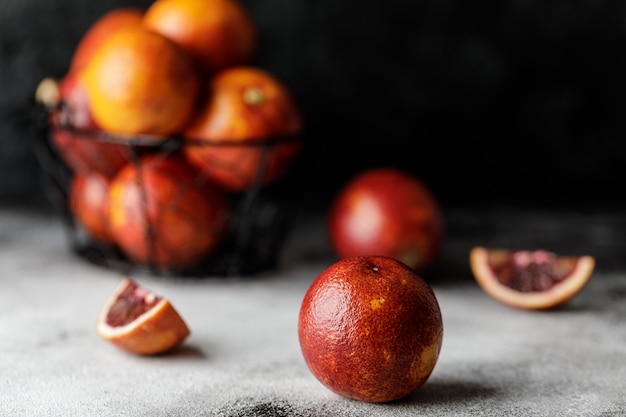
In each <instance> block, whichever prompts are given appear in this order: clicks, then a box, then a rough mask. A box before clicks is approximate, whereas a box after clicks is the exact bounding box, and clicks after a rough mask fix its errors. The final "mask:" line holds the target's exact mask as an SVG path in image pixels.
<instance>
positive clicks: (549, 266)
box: [470, 246, 595, 310]
mask: <svg viewBox="0 0 626 417" xmlns="http://www.w3.org/2000/svg"><path fill="white" fill-rule="evenodd" d="M470 267H471V270H472V273H473V275H474V278H475V279H476V281H477V283H478V284H479V285H480V287H481V288H482V289H483V290H484V291H485V292H486V293H487V294H489V295H490V296H492V297H493V298H494V299H496V300H498V301H500V302H502V303H504V304H507V305H509V306H513V307H517V308H520V309H526V310H545V309H550V308H554V307H557V306H559V305H562V304H563V303H565V302H567V301H569V300H570V299H571V298H572V297H574V296H575V295H576V294H578V293H579V292H580V291H581V290H582V288H583V287H584V286H585V284H586V283H587V282H588V281H589V279H590V278H591V275H592V274H593V270H594V267H595V259H594V258H593V257H592V256H586V255H585V256H572V255H570V256H566V255H559V254H556V253H554V252H549V251H546V250H534V251H528V250H510V249H501V248H485V247H481V246H477V247H474V248H472V250H471V251H470Z"/></svg>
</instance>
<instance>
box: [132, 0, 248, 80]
mask: <svg viewBox="0 0 626 417" xmlns="http://www.w3.org/2000/svg"><path fill="white" fill-rule="evenodd" d="M143 24H144V25H145V26H146V27H148V28H149V29H151V30H153V31H155V32H157V33H160V34H161V35H163V36H166V37H168V38H170V39H172V40H173V41H174V42H176V43H178V44H179V45H181V46H182V47H183V48H185V50H186V51H187V52H189V54H191V55H192V56H193V57H194V58H195V59H196V60H197V62H199V63H200V64H201V65H202V66H203V68H204V69H205V70H207V71H208V72H210V73H214V72H215V71H219V70H221V69H224V68H226V67H230V66H237V65H244V64H249V63H250V61H251V60H252V56H253V55H254V52H255V47H256V29H255V27H254V24H253V21H252V19H251V17H250V16H249V15H248V13H247V11H246V10H245V9H244V8H243V6H242V5H241V4H240V3H238V2H237V1H236V0H156V1H154V2H153V3H152V4H151V5H150V7H148V9H147V10H146V14H145V17H144V20H143Z"/></svg>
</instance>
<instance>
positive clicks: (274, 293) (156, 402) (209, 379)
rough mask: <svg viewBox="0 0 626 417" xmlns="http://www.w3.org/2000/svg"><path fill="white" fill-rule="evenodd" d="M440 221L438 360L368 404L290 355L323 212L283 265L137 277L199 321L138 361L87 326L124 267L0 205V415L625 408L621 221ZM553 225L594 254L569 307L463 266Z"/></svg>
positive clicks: (326, 259)
mask: <svg viewBox="0 0 626 417" xmlns="http://www.w3.org/2000/svg"><path fill="white" fill-rule="evenodd" d="M448 218H449V225H450V230H449V233H450V235H449V240H448V242H449V244H448V245H447V246H446V248H445V251H444V254H443V258H442V262H444V263H445V265H446V268H443V267H441V268H439V269H438V270H437V271H434V272H432V273H430V274H428V275H427V276H426V277H427V278H428V280H429V281H430V282H431V284H432V285H433V289H434V290H435V293H436V295H437V297H438V300H439V302H440V305H441V309H442V314H443V318H444V342H443V348H442V352H441V355H440V357H439V361H438V363H437V365H436V367H435V370H434V372H433V374H432V376H431V378H430V379H429V380H428V382H427V383H426V384H425V385H424V386H423V387H422V388H421V389H419V390H418V391H416V392H415V393H414V394H412V395H411V396H409V397H408V398H406V399H405V400H402V401H398V402H394V403H391V404H385V405H380V404H379V405H374V404H367V403H361V402H357V401H351V400H346V399H344V398H341V397H338V396H336V395H334V394H333V393H331V392H330V391H328V390H327V389H326V388H324V387H323V386H322V385H321V384H320V383H319V382H317V380H315V379H314V377H313V376H312V374H311V373H310V372H309V371H308V370H307V368H306V365H305V363H304V360H303V359H302V356H301V353H300V351H299V345H298V340H297V328H296V326H297V315H298V311H299V307H300V302H301V299H302V297H303V295H304V293H305V291H306V289H307V287H308V285H309V283H310V282H311V281H312V280H313V279H314V278H315V277H316V276H317V274H319V272H321V271H322V269H324V268H326V267H327V266H328V265H329V264H330V262H332V254H331V253H330V252H329V250H328V246H327V242H326V241H325V234H324V230H323V221H322V220H321V219H319V218H317V219H303V220H306V221H302V222H301V223H298V224H297V227H296V229H294V233H293V234H292V236H291V237H290V240H289V243H288V245H287V246H286V247H285V248H284V253H283V255H282V261H281V266H280V268H279V269H278V270H276V271H268V272H267V273H263V274H261V275H259V276H256V277H253V278H246V279H235V278H233V279H227V280H226V279H220V278H219V277H213V278H206V279H201V280H197V279H180V278H176V277H154V276H148V275H136V276H134V278H135V279H137V280H138V281H139V282H140V283H141V284H143V285H145V286H146V287H148V288H150V289H152V290H154V291H155V292H157V293H160V294H163V295H166V296H167V297H168V298H169V299H170V301H171V302H172V303H173V305H174V306H175V307H176V308H177V309H178V310H179V312H180V313H181V314H182V316H183V317H184V318H185V320H186V321H187V323H188V325H189V326H190V328H191V331H192V334H191V336H190V337H189V338H188V339H187V341H186V342H185V344H184V345H183V346H182V347H181V348H180V349H179V350H177V351H175V352H173V353H172V354H168V355H162V356H157V357H150V358H145V357H136V356H132V355H129V354H126V353H124V352H122V351H119V350H117V349H116V348H115V347H113V346H112V345H109V344H108V343H106V342H105V341H103V340H102V339H100V338H99V336H98V335H97V334H96V332H95V319H96V316H97V313H98V311H99V309H100V307H101V305H102V304H103V302H104V301H105V299H106V298H107V297H108V295H109V294H110V293H111V291H113V289H114V288H115V287H116V285H117V284H118V282H119V280H120V279H121V276H120V275H119V274H118V273H116V272H113V271H110V270H106V269H103V268H98V267H94V266H92V265H91V264H88V263H86V262H84V261H83V260H82V259H79V258H76V257H75V256H73V255H72V254H71V253H70V252H69V251H68V249H67V247H66V241H65V237H64V233H63V229H62V228H61V226H60V223H59V222H58V220H57V219H56V218H55V217H52V216H50V215H48V214H45V213H43V214H42V213H31V212H28V211H24V210H22V211H17V210H8V209H3V210H0V289H1V291H0V369H2V372H1V373H0V386H1V387H2V389H1V390H0V414H1V415H7V416H26V415H28V416H59V415H63V416H86V415H99V416H134V417H135V416H166V415H167V416H172V415H181V416H183V415H184V416H192V415H193V416H224V417H235V416H246V417H254V416H258V417H261V416H262V417H284V416H295V417H300V416H301V417H322V416H323V417H326V416H364V415H367V416H410V415H418V414H419V415H429V416H459V415H464V416H471V415H507V416H520V417H522V416H524V417H526V416H606V417H608V416H623V415H625V414H626V402H625V400H624V392H625V390H626V380H624V375H625V374H626V361H625V360H624V358H625V357H626V324H625V322H624V317H626V302H625V301H626V280H625V279H624V272H623V271H624V266H623V261H621V260H615V258H621V257H622V255H621V254H622V253H623V251H621V249H623V248H621V247H620V246H619V240H620V239H621V240H622V241H623V238H616V236H612V235H611V233H613V231H614V230H619V229H620V228H621V227H622V226H623V224H622V222H621V221H620V220H619V218H618V217H617V216H615V215H613V214H609V215H606V216H604V215H603V216H596V215H593V216H586V215H585V216H582V215H580V214H573V215H572V214H561V213H559V214H551V215H550V214H546V213H545V212H535V213H519V212H511V211H493V212H451V213H448ZM568 231H569V232H568ZM615 233H616V232H615ZM558 234H560V235H561V236H562V237H563V238H564V240H565V241H563V242H562V243H561V245H562V246H560V247H561V248H563V249H565V248H569V249H570V250H572V251H584V252H586V253H594V254H596V255H598V256H599V259H598V261H599V262H598V270H597V272H596V274H595V275H594V277H593V278H592V280H591V281H590V283H589V284H588V286H587V287H586V288H585V289H584V291H583V292H582V293H581V294H580V295H579V296H577V297H576V298H575V299H573V300H572V301H571V302H570V303H569V304H568V305H566V306H565V307H564V308H562V309H559V310H556V311H551V312H527V311H518V310H515V309H511V308H509V307H506V306H503V305H501V304H499V303H498V302H496V301H495V300H492V299H491V298H489V297H488V296H487V295H486V294H485V293H483V292H482V291H481V290H480V289H479V288H478V287H477V286H476V285H475V284H474V282H473V280H472V278H471V276H470V275H469V269H468V267H467V249H468V248H469V247H470V246H471V245H473V244H475V243H477V242H481V243H485V242H489V243H496V242H499V243H513V242H514V241H515V242H517V243H520V244H522V243H523V244H529V245H530V244H533V245H534V244H537V243H538V242H539V241H540V240H541V239H542V237H546V239H548V240H546V241H547V242H551V243H550V244H551V245H555V246H558V245H559V243H558V242H557V239H556V237H555V236H556V235H558ZM515 235H518V236H519V240H515V239H514V236H515ZM622 236H623V235H622ZM574 240H575V241H576V243H575V244H573V243H572V241H574ZM611 240H613V241H612V242H610V241H611ZM611 248H612V250H613V251H611ZM607 249H608V252H607V251H606V250H607ZM620 251H621V252H620ZM612 260H613V261H614V262H611V261H612ZM609 265H610V267H608V266H609Z"/></svg>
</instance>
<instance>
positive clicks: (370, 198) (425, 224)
mask: <svg viewBox="0 0 626 417" xmlns="http://www.w3.org/2000/svg"><path fill="white" fill-rule="evenodd" d="M443 232H444V219H443V214H442V211H441V208H440V206H439V204H438V202H437V200H436V198H435V197H434V195H433V194H432V192H431V191H430V190H429V189H428V187H427V186H426V185H425V184H424V183H423V182H422V181H421V180H420V179H418V178H417V177H415V176H413V175H411V174H409V173H407V172H404V171H402V170H399V169H396V168H371V169H368V170H365V171H362V172H360V173H358V174H357V175H356V176H355V177H354V178H352V179H351V180H350V181H349V182H348V183H347V184H345V185H344V187H343V188H342V189H341V190H340V191H339V192H338V194H337V195H336V197H335V199H334V201H333V204H332V206H331V207H330V212H329V216H328V233H329V237H330V241H331V244H332V246H333V248H334V251H335V253H336V254H337V255H338V256H339V257H348V256H360V255H384V256H390V257H393V258H396V259H398V260H400V261H402V262H403V263H405V264H407V265H408V266H410V267H412V268H413V269H415V270H416V271H417V272H422V271H423V270H425V269H426V268H428V267H430V266H431V265H432V264H433V263H434V261H435V259H436V257H437V255H438V254H439V250H440V246H441V242H442V239H443Z"/></svg>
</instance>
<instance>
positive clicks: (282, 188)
mask: <svg viewBox="0 0 626 417" xmlns="http://www.w3.org/2000/svg"><path fill="white" fill-rule="evenodd" d="M68 114H71V112H70V111H69V109H68V108H67V106H65V105H64V104H63V103H60V104H59V105H57V106H55V107H54V108H49V107H46V106H44V105H43V104H40V103H38V104H37V105H36V106H35V121H34V123H33V126H34V135H35V140H34V142H33V143H34V154H35V157H36V159H37V161H38V163H39V166H40V173H41V183H42V188H43V191H44V192H45V194H46V198H47V200H48V201H49V202H50V203H51V205H52V206H53V209H54V211H55V212H56V213H58V215H59V216H60V218H61V220H62V221H63V224H64V229H65V230H66V235H67V238H68V245H69V247H70V249H71V251H72V252H73V253H75V254H76V255H78V256H79V257H80V258H83V259H85V260H87V261H89V262H91V263H93V264H95V265H98V266H102V267H106V268H110V269H113V270H116V271H119V272H121V273H122V274H125V275H129V274H132V273H134V272H144V273H145V272H147V273H150V274H153V275H159V276H193V277H199V278H200V277H241V276H251V275H256V274H258V273H260V272H263V271H266V270H270V269H274V268H276V267H277V266H278V260H279V255H280V251H281V248H282V246H283V244H284V242H285V240H286V237H287V235H288V232H289V230H290V228H291V225H292V223H293V220H294V215H295V214H296V212H297V211H298V209H299V203H298V198H297V195H298V190H297V189H295V184H296V183H297V181H292V180H290V179H291V178H290V177H291V175H290V174H291V172H292V171H290V169H292V167H293V168H294V169H295V167H296V166H297V162H296V160H297V159H298V158H299V156H300V154H301V153H302V150H301V149H300V150H299V152H298V153H297V155H296V156H295V159H294V160H293V161H291V162H290V164H289V168H288V171H287V173H286V174H284V175H282V176H281V178H278V179H277V180H276V181H273V182H271V183H270V184H264V183H263V182H262V181H261V178H263V175H264V171H265V170H266V169H267V168H268V167H267V161H268V158H269V155H270V153H271V152H272V150H273V149H274V148H275V147H276V146H280V145H281V144H284V143H286V142H288V141H297V142H298V146H301V143H302V137H301V135H297V136H295V135H294V136H287V137H277V138H267V139H263V140H256V141H246V142H244V143H241V142H237V143H235V142H233V143H229V142H221V143H220V144H212V143H206V142H202V143H200V142H197V143H195V142H194V141H190V140H189V139H188V138H185V139H183V138H182V137H177V136H175V137H168V138H160V137H155V136H149V135H143V136H141V135H139V136H133V137H128V136H119V135H114V134H111V133H107V132H103V131H99V130H89V129H77V128H74V127H73V125H72V123H71V117H68V116H67V115H68ZM52 120H57V122H52ZM59 120H60V122H58V121H59ZM59 129H60V130H63V131H64V132H65V133H68V134H71V135H72V137H73V138H75V140H80V141H93V142H98V143H113V144H116V146H121V147H123V148H124V150H125V152H126V155H127V157H128V161H127V163H128V164H133V165H134V166H135V167H136V168H137V169H140V168H141V164H142V160H143V159H142V157H143V156H145V155H160V156H164V157H165V156H167V155H172V154H176V153H177V152H180V151H181V149H182V148H183V147H185V146H257V147H261V148H262V158H261V163H259V164H258V172H256V175H255V180H254V181H253V183H252V184H251V186H249V187H247V188H246V189H245V190H243V191H239V192H225V193H224V194H225V195H226V197H227V199H228V201H229V207H230V210H229V213H230V216H229V219H228V228H227V230H226V231H225V233H224V234H223V236H221V238H220V239H219V243H218V244H217V246H215V247H214V248H213V249H212V250H210V251H207V253H206V254H205V255H203V256H202V257H201V258H200V259H199V260H196V261H195V262H193V263H191V264H189V265H185V266H183V267H180V266H177V267H170V266H163V265H161V264H160V263H159V262H157V261H156V259H154V258H153V257H152V255H154V253H151V254H149V256H148V260H147V261H141V262H138V261H136V260H133V259H132V257H131V256H128V253H127V252H126V251H124V250H123V249H122V248H120V246H119V245H116V244H115V243H113V244H111V243H110V242H107V243H103V242H102V241H101V240H98V239H94V237H93V236H92V235H91V234H90V233H89V232H88V231H87V230H86V229H85V227H84V226H83V225H82V224H81V222H80V221H79V220H78V219H77V217H76V215H75V213H74V211H73V210H72V209H71V207H70V204H69V199H70V185H71V182H72V179H73V177H74V176H75V175H76V173H75V172H76V170H75V169H73V168H72V167H70V166H69V165H68V163H67V160H66V159H65V158H64V157H63V155H62V154H61V153H60V152H59V149H58V146H57V145H56V144H55V143H54V141H53V139H52V135H53V133H54V132H55V131H58V130H59ZM294 175H295V174H294ZM201 180H202V181H207V179H206V178H201ZM139 186H140V187H142V184H139ZM181 186H182V185H181ZM144 210H146V218H147V209H146V208H145V207H144ZM146 225H147V228H146V230H145V239H146V243H147V246H148V247H150V248H153V247H154V243H153V242H152V239H154V236H155V233H154V230H151V227H154V225H153V224H152V223H151V222H150V221H146Z"/></svg>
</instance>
